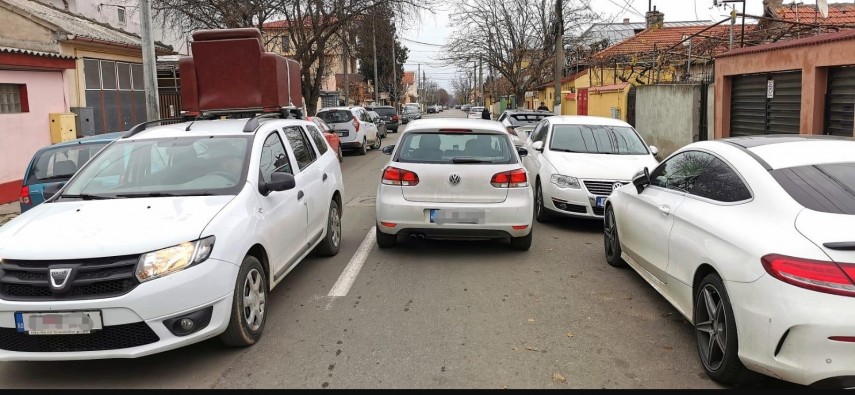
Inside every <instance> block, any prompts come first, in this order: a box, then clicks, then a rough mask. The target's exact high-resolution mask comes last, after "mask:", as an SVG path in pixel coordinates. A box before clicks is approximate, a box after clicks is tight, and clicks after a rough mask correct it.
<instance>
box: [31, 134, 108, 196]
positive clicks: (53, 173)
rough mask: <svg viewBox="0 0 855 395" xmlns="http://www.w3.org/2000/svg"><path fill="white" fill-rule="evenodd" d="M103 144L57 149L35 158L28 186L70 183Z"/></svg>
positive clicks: (105, 143)
mask: <svg viewBox="0 0 855 395" xmlns="http://www.w3.org/2000/svg"><path fill="white" fill-rule="evenodd" d="M105 145H107V142H103V143H89V144H79V145H70V146H66V147H57V148H52V149H49V150H46V151H44V152H42V153H41V154H37V155H38V156H37V157H35V158H33V159H34V160H33V168H32V169H30V173H29V174H28V175H27V185H31V184H39V183H42V182H55V181H68V179H69V178H71V176H72V175H74V173H76V172H77V170H78V169H80V168H81V167H83V165H84V164H86V161H88V160H89V158H91V157H92V156H94V155H95V154H96V153H98V151H100V150H101V148H104V146H105Z"/></svg>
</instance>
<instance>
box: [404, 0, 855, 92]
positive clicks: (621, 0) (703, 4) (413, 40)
mask: <svg viewBox="0 0 855 395" xmlns="http://www.w3.org/2000/svg"><path fill="white" fill-rule="evenodd" d="M458 1H465V0H458ZM497 1H504V0H497ZM511 1H512V0H511ZM564 1H565V2H569V1H573V2H578V1H588V2H590V4H591V8H592V9H594V10H595V11H596V12H598V13H600V14H601V15H602V16H603V18H604V21H605V22H620V21H622V20H623V19H624V18H629V19H630V20H631V21H633V22H636V21H637V22H643V21H644V13H645V12H646V11H647V7H648V1H649V0H564ZM793 2H798V3H804V4H809V5H812V4H815V2H816V0H784V4H791V3H793ZM828 2H829V3H842V2H852V0H828ZM455 3H456V2H452V1H449V2H445V3H443V5H442V7H443V8H438V9H434V10H433V11H434V12H433V13H429V12H425V13H423V14H422V15H421V18H420V20H421V21H420V24H419V25H418V26H411V27H409V28H406V27H405V28H404V29H403V30H402V31H401V33H402V41H403V44H405V45H406V46H407V48H409V49H410V59H409V60H408V61H407V64H405V65H404V68H405V69H406V70H408V71H410V70H412V71H416V70H417V69H418V67H419V64H420V65H421V70H422V71H424V72H425V74H426V75H427V77H428V78H429V79H431V80H434V81H436V82H437V83H438V84H439V85H440V86H442V87H443V88H445V89H446V90H449V91H451V89H450V88H451V83H450V81H451V80H452V79H453V78H454V76H455V75H456V74H457V72H458V70H456V69H455V68H454V67H449V66H445V65H444V64H443V63H442V62H441V61H438V60H437V59H438V58H439V57H440V53H441V51H442V48H441V47H440V46H441V45H442V44H444V43H445V42H446V40H448V38H449V37H450V36H451V35H452V34H454V27H453V26H448V24H449V23H448V22H449V18H448V16H449V14H450V13H452V12H454V4H455ZM652 3H653V5H654V6H656V9H657V10H659V11H661V12H662V13H664V14H665V20H666V21H695V20H702V21H713V20H715V21H719V20H721V19H724V18H726V17H727V13H728V10H729V8H728V9H727V10H726V9H725V8H724V6H719V7H714V6H713V0H652ZM735 5H736V6H737V8H738V9H737V11H739V12H741V7H742V4H740V3H736V4H735ZM728 7H729V6H728ZM762 11H763V1H762V0H747V4H746V13H747V14H750V15H760V14H761V13H762ZM737 23H738V21H737Z"/></svg>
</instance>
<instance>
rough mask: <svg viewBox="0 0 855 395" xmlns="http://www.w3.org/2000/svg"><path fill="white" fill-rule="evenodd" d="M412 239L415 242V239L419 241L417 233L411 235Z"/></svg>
mask: <svg viewBox="0 0 855 395" xmlns="http://www.w3.org/2000/svg"><path fill="white" fill-rule="evenodd" d="M410 238H411V239H413V240H415V239H417V238H418V236H416V234H415V233H411V234H410Z"/></svg>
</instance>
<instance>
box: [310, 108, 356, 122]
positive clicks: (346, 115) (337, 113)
mask: <svg viewBox="0 0 855 395" xmlns="http://www.w3.org/2000/svg"><path fill="white" fill-rule="evenodd" d="M318 118H320V119H323V120H324V122H326V123H344V122H350V121H353V114H351V113H350V111H347V110H329V111H321V112H319V113H318Z"/></svg>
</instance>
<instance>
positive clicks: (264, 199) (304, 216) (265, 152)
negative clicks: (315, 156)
mask: <svg viewBox="0 0 855 395" xmlns="http://www.w3.org/2000/svg"><path fill="white" fill-rule="evenodd" d="M260 151H261V152H260V155H259V156H258V158H259V161H260V162H259V169H258V170H259V172H258V173H259V174H258V185H261V184H262V183H263V182H268V181H270V179H271V176H272V174H273V173H288V174H295V172H294V169H295V166H296V163H295V162H294V161H292V155H291V154H290V153H289V152H288V151H287V150H286V148H285V145H284V144H283V140H282V136H281V135H280V133H279V131H277V130H274V131H272V132H270V133H269V134H268V135H267V137H265V139H264V144H262V146H261V148H260ZM296 176H297V177H299V174H297V175H296ZM300 186H301V184H300V179H299V178H297V187H296V188H293V189H290V190H287V191H278V192H270V193H269V194H267V196H264V195H262V194H261V193H260V192H256V193H258V198H259V201H260V202H261V209H260V210H259V214H260V215H261V226H260V228H261V229H259V231H260V232H259V233H260V234H261V235H262V238H263V240H264V241H265V245H264V247H265V248H267V250H268V252H269V254H268V256H269V257H270V262H271V268H272V270H271V271H272V272H273V280H272V281H271V282H273V281H276V279H277V278H279V277H281V276H282V275H283V274H284V273H285V272H286V271H287V270H288V268H289V267H291V266H293V265H294V263H295V262H296V260H297V259H298V258H299V257H300V256H302V255H303V253H305V251H306V226H307V224H308V219H309V210H308V207H307V206H306V205H305V203H304V202H301V201H300V198H299V196H298V195H299V191H300Z"/></svg>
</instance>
